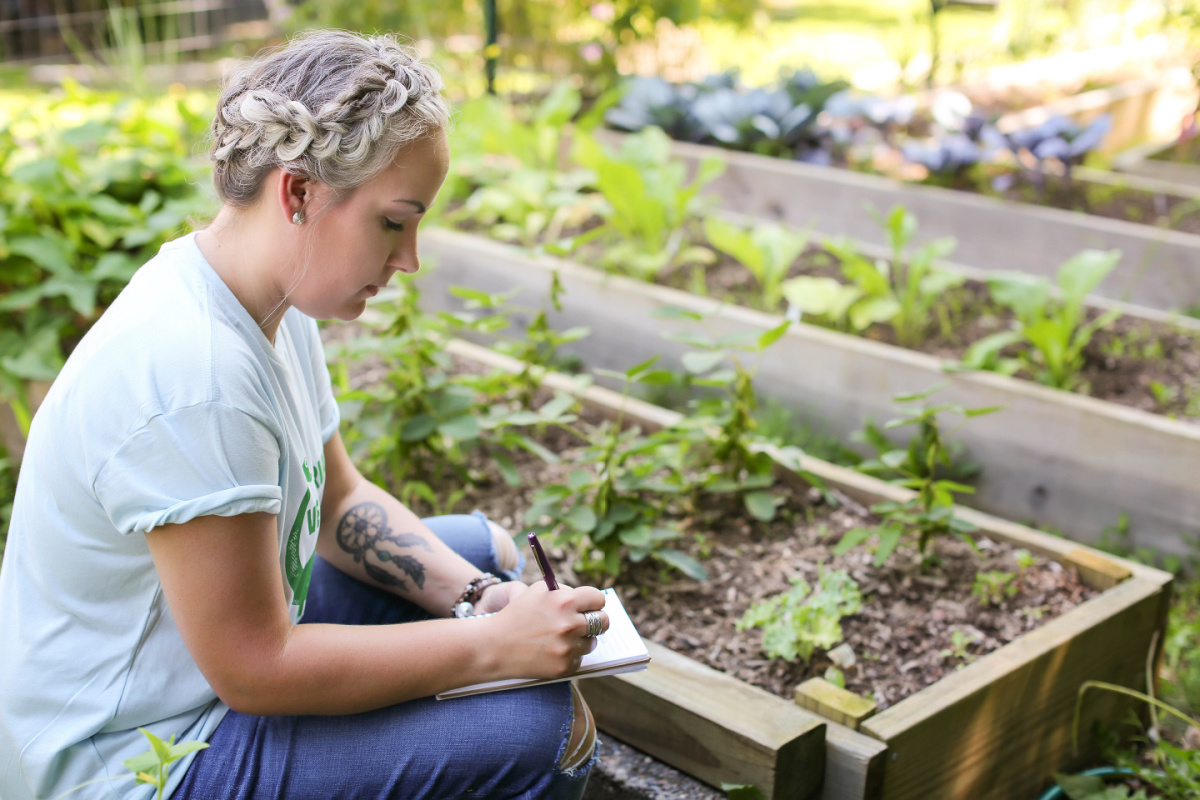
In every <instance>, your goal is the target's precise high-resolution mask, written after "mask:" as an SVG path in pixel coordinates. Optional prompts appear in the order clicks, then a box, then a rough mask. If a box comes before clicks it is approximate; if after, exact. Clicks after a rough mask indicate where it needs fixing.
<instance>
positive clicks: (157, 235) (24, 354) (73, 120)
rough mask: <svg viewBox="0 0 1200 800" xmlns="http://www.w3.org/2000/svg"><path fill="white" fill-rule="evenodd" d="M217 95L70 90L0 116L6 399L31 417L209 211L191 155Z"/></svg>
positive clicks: (0, 377) (1, 342)
mask: <svg viewBox="0 0 1200 800" xmlns="http://www.w3.org/2000/svg"><path fill="white" fill-rule="evenodd" d="M209 102H211V100H210V99H205V98H200V97H198V96H197V95H186V94H185V95H181V96H177V97H167V98H161V99H158V100H155V101H153V102H151V101H145V100H137V99H121V97H120V96H119V95H116V94H104V93H100V92H94V91H90V90H87V89H83V88H81V87H79V86H78V85H75V84H70V83H68V84H66V85H65V86H64V88H63V93H62V95H61V96H51V97H50V98H47V99H45V100H37V101H35V102H33V103H31V104H30V105H29V106H27V107H26V108H24V109H23V110H22V111H21V112H19V113H18V114H16V115H15V116H14V117H13V118H11V119H0V397H2V398H3V399H6V400H8V401H9V402H11V403H12V405H13V407H14V410H15V411H16V413H17V417H18V422H19V423H20V424H21V425H22V426H23V427H24V428H27V427H28V424H29V418H30V407H29V399H28V396H27V394H26V387H27V382H28V381H31V380H52V379H53V378H54V376H55V375H56V374H57V373H58V370H59V369H60V368H61V366H62V363H63V361H64V359H65V357H66V356H67V355H68V354H69V353H70V351H71V349H72V348H73V347H74V345H75V343H76V342H77V341H78V340H79V338H80V337H82V335H83V333H84V332H85V331H86V330H87V329H88V328H89V327H90V326H91V324H92V323H93V322H94V321H95V320H96V319H97V318H98V317H99V316H100V313H101V312H102V311H103V310H104V308H105V307H106V306H107V305H108V304H109V303H111V302H112V300H113V299H114V298H115V297H116V295H117V293H118V292H120V290H121V289H122V288H123V287H124V286H125V284H126V283H127V282H128V281H129V278H130V277H131V276H132V275H133V273H134V271H135V270H136V269H137V268H138V267H139V266H141V264H142V263H144V262H145V261H146V260H147V259H149V258H150V257H151V256H152V255H154V254H155V253H156V252H157V251H158V249H159V247H160V246H161V245H162V244H163V243H164V242H165V241H167V240H168V239H170V238H172V237H174V236H176V235H178V234H180V233H182V232H184V231H186V230H187V228H188V227H189V224H190V220H191V219H192V218H193V217H196V216H200V215H203V214H204V213H206V212H208V211H209V210H211V209H212V208H213V207H214V205H215V204H214V203H213V201H212V200H211V198H210V197H208V196H207V195H205V194H204V193H202V192H201V191H199V189H198V187H199V186H201V185H204V184H205V183H206V181H205V180H204V178H205V177H206V171H205V170H206V167H205V166H204V165H202V164H201V163H200V162H199V161H198V160H196V159H194V158H193V157H192V155H191V150H190V147H191V144H192V143H193V142H195V141H197V140H198V138H199V136H200V135H201V131H202V130H203V123H204V119H205V118H207V117H208V115H207V114H205V113H204V112H203V109H202V108H201V105H202V104H207V103H209Z"/></svg>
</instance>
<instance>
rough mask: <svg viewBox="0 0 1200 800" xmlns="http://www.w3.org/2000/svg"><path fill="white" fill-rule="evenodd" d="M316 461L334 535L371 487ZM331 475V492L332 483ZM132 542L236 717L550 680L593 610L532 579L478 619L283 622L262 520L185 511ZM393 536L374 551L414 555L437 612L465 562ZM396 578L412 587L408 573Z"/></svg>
mask: <svg viewBox="0 0 1200 800" xmlns="http://www.w3.org/2000/svg"><path fill="white" fill-rule="evenodd" d="M335 438H336V437H335ZM337 444H338V446H339V447H340V441H339V442H338V443H337ZM342 452H343V453H344V450H343V451H342ZM347 462H348V459H347ZM343 466H344V465H343ZM327 470H328V473H327V483H326V490H327V491H329V490H330V489H333V490H334V495H333V496H336V497H339V498H340V500H339V501H338V503H337V505H338V506H339V510H340V512H341V517H337V518H336V519H335V520H333V521H331V523H330V524H331V528H330V529H331V530H333V531H334V533H335V534H336V530H337V523H338V522H339V521H340V520H341V519H343V518H345V516H346V515H347V513H348V512H349V511H350V510H351V509H353V508H355V507H356V506H357V505H358V503H360V502H374V499H375V498H377V497H378V496H377V495H375V494H374V493H373V492H372V490H371V489H369V488H367V487H364V486H361V485H359V483H358V481H361V478H358V479H357V481H356V480H355V479H354V478H353V477H348V475H347V473H346V472H345V471H344V469H342V468H341V467H339V468H338V471H337V473H336V478H335V469H334V468H333V467H332V464H329V463H327ZM354 475H355V476H356V475H357V472H355V473H354ZM335 480H336V481H338V482H339V483H342V485H343V488H342V489H337V488H334V487H333V486H332V484H333V483H334V481H335ZM345 487H349V488H348V489H347V488H345ZM359 492H366V494H359ZM379 499H381V500H383V501H384V503H386V502H387V500H386V499H385V498H379ZM392 502H394V501H392ZM396 506H397V507H400V508H402V506H399V504H398V503H396ZM384 507H385V508H387V509H388V513H389V514H392V513H394V512H393V510H392V507H391V506H390V505H385V506H384ZM402 518H403V517H402ZM400 530H401V532H403V533H409V534H413V535H419V533H420V531H419V530H418V529H415V528H411V529H409V528H401V529H400ZM321 536H322V538H326V534H325V530H324V526H323V529H322V532H321ZM146 541H147V542H148V544H149V547H150V555H151V557H152V558H153V559H154V564H155V567H156V568H157V570H158V575H159V580H160V581H161V583H162V587H163V593H164V595H165V597H166V600H167V604H168V606H169V607H170V609H171V614H172V616H173V618H174V620H175V624H176V625H177V626H178V628H179V631H180V634H181V635H182V637H183V641H184V643H185V644H186V645H187V648H188V651H189V652H190V653H191V654H192V657H193V658H194V659H195V661H196V664H197V665H198V666H199V668H200V671H201V673H203V674H204V677H205V678H206V679H207V680H208V682H209V683H210V684H211V685H212V687H213V689H214V691H215V692H216V693H217V696H218V697H220V698H221V699H222V700H223V701H224V702H225V703H226V704H227V705H228V706H229V707H230V708H233V709H236V710H238V711H241V712H243V713H247V714H258V715H280V714H351V713H358V712H361V711H368V710H371V709H375V708H382V707H384V706H388V705H392V704H394V703H398V702H403V701H405V700H410V699H413V698H417V697H426V696H428V695H431V694H436V693H437V692H440V691H443V690H445V689H452V688H456V687H459V686H464V685H466V684H470V683H477V682H480V681H489V680H499V679H502V678H512V677H541V678H554V677H562V676H565V675H568V674H570V672H572V671H573V670H574V669H576V668H577V667H578V664H579V659H580V658H582V657H583V656H584V655H585V654H586V653H588V652H590V651H591V649H592V648H593V647H594V646H595V639H588V638H584V634H585V633H586V630H587V623H586V621H585V619H584V617H583V614H582V612H584V611H590V610H599V609H601V608H603V606H604V596H603V594H602V593H601V592H600V591H599V590H597V589H594V588H590V587H583V588H578V589H561V590H559V591H556V592H549V591H547V590H546V588H545V585H544V584H542V583H541V582H538V583H536V584H535V585H534V586H531V587H529V588H528V589H527V590H525V591H522V592H519V593H517V594H515V596H513V597H512V598H511V601H510V602H508V603H507V605H505V606H504V608H503V609H502V610H501V611H500V612H499V613H498V614H495V615H494V616H490V617H485V618H480V619H465V620H459V619H435V620H428V621H425V622H414V623H408V624H403V625H378V626H355V625H326V624H309V625H292V624H291V620H290V618H289V616H288V608H287V602H286V600H285V597H284V592H283V586H284V580H283V575H282V572H281V568H280V563H279V543H278V534H277V523H276V520H275V517H273V516H272V515H269V514H265V513H257V514H242V515H238V516H234V517H217V516H204V517H198V518H196V519H193V520H191V521H190V522H187V523H184V524H182V525H164V526H162V527H160V528H156V529H154V530H152V531H150V532H149V533H147V534H146ZM407 541H408V540H401V542H393V543H390V544H389V543H385V544H384V545H383V546H384V547H386V548H389V549H388V550H387V552H391V549H390V548H392V547H395V548H396V552H397V553H399V554H408V553H409V552H411V553H412V554H413V555H414V556H415V557H418V558H419V560H421V563H422V566H423V568H424V569H425V573H424V574H425V577H424V586H423V587H419V588H418V589H417V595H419V596H420V597H421V598H423V599H424V600H425V601H426V602H428V603H430V605H432V606H433V607H434V609H435V610H440V611H441V613H446V612H447V611H448V610H449V605H450V603H451V602H453V600H454V599H455V598H456V597H457V596H458V593H459V592H461V591H462V587H463V586H465V584H466V582H467V581H468V580H470V578H471V577H473V576H474V575H475V574H477V570H475V569H474V568H473V567H470V565H469V564H467V569H465V570H463V569H462V567H461V564H460V562H461V561H462V560H461V559H459V557H458V556H457V555H455V554H454V553H453V552H451V551H449V550H448V549H447V550H446V551H445V552H448V553H449V555H450V557H446V556H445V554H444V553H443V551H441V550H439V549H437V548H438V545H440V544H441V543H440V542H439V541H437V540H436V538H435V537H433V536H432V534H429V538H428V540H427V542H426V543H427V544H428V545H429V547H430V550H429V551H426V550H425V548H424V547H422V546H421V545H419V544H412V545H405V542H407ZM414 541H415V540H414ZM442 547H444V545H442ZM326 549H328V546H327V545H326ZM349 552H350V551H346V553H347V556H348V558H349V561H350V562H351V563H354V560H353V557H352V555H349ZM362 563H371V562H362ZM462 563H466V562H462ZM360 566H361V564H360ZM404 574H405V576H406V577H405V580H406V582H407V583H408V585H409V586H410V588H411V587H416V583H417V582H416V581H415V579H414V578H413V577H412V575H413V573H412V572H405V573H404ZM460 580H461V583H460ZM385 582H386V581H385ZM489 594H493V592H489ZM443 605H444V609H442V608H440V607H441V606H443Z"/></svg>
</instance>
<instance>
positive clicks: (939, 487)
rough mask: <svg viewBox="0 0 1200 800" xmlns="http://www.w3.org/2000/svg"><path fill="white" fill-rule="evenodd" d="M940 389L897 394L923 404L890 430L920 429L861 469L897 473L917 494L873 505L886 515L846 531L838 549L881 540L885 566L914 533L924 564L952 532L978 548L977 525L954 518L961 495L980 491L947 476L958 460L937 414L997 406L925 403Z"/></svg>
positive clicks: (878, 553) (878, 555) (878, 560)
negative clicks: (933, 547) (956, 499)
mask: <svg viewBox="0 0 1200 800" xmlns="http://www.w3.org/2000/svg"><path fill="white" fill-rule="evenodd" d="M940 388H941V387H935V388H933V389H930V390H929V391H926V392H923V393H921V394H915V395H907V396H901V397H896V398H894V401H895V402H897V403H913V402H919V403H920V405H919V406H918V407H916V408H908V409H904V412H905V413H904V415H903V416H901V417H899V418H897V419H893V420H890V421H889V422H887V423H886V424H885V425H884V428H885V429H894V428H901V427H906V426H909V425H916V426H917V432H916V434H915V435H914V436H913V437H912V438H911V439H910V440H909V443H908V446H907V447H905V448H897V449H893V450H888V451H885V452H883V453H882V454H881V455H880V456H879V458H878V459H873V460H870V461H864V462H863V463H862V464H860V465H859V466H858V469H859V470H860V471H863V472H867V473H880V472H883V473H887V472H894V473H896V474H898V475H899V477H898V478H895V479H892V480H891V481H890V482H891V483H894V484H896V485H898V486H903V487H905V488H908V489H912V490H914V491H915V492H916V494H915V496H914V497H913V498H912V499H910V500H908V501H905V502H903V503H900V502H894V501H886V502H883V503H877V504H876V505H874V506H872V508H871V510H872V511H873V512H874V513H876V514H879V515H880V516H881V517H883V520H882V521H881V522H880V523H879V525H877V526H874V527H869V528H854V529H852V530H850V531H847V532H846V534H845V535H844V536H843V537H842V540H841V541H840V542H838V544H837V546H836V547H835V548H834V553H835V554H837V555H842V554H844V553H846V552H848V551H849V550H850V549H851V548H853V547H856V546H858V545H860V544H863V543H865V542H867V541H869V540H870V539H872V538H876V537H877V538H878V540H879V544H878V547H877V548H876V550H875V564H876V565H877V566H882V565H883V564H884V563H885V562H886V561H887V560H888V558H889V557H890V556H891V555H892V553H893V552H895V550H896V547H897V546H898V545H899V544H900V541H901V539H902V538H903V537H904V536H905V535H906V534H909V533H916V535H917V549H918V551H919V552H920V553H921V556H922V563H924V562H925V560H927V558H928V553H927V548H928V546H929V543H930V542H931V541H932V540H933V539H935V538H937V537H939V536H953V537H955V538H957V539H960V540H962V541H964V542H966V543H967V544H969V545H971V546H972V547H974V540H973V539H972V538H971V537H970V534H971V533H973V532H974V531H975V530H976V526H975V525H974V524H972V523H970V522H967V521H966V520H962V519H959V518H957V517H955V516H954V496H955V494H956V493H960V494H971V493H973V492H974V491H975V489H974V488H973V487H971V486H968V485H966V484H963V483H959V482H957V481H953V480H950V479H948V478H945V477H942V472H941V471H942V470H944V469H945V468H947V467H950V466H951V465H952V464H953V461H952V459H951V455H950V454H951V448H950V446H949V445H948V444H947V442H946V439H945V438H944V436H943V433H942V430H941V425H940V423H939V422H938V415H939V414H942V413H953V414H958V415H961V416H963V417H965V418H968V419H969V418H972V417H978V416H981V415H983V414H990V413H992V412H994V411H996V410H997V409H996V408H964V407H962V406H958V405H940V406H932V407H930V406H928V405H927V404H926V403H925V401H926V400H927V399H928V398H929V397H930V396H931V395H932V394H933V393H934V392H936V391H938V389H940Z"/></svg>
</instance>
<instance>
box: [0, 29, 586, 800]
mask: <svg viewBox="0 0 1200 800" xmlns="http://www.w3.org/2000/svg"><path fill="white" fill-rule="evenodd" d="M440 88H441V81H440V78H439V77H438V75H437V73H436V72H435V71H434V70H433V69H432V68H431V67H430V66H429V65H427V64H425V63H423V62H422V61H421V60H420V58H419V57H418V56H417V55H416V54H415V53H414V52H413V51H411V50H409V49H407V48H404V47H401V46H400V45H398V44H397V43H396V42H395V41H394V40H393V39H391V38H390V37H386V36H379V37H361V36H357V35H354V34H349V33H345V32H332V31H326V32H320V33H314V34H311V35H308V36H304V37H300V38H297V39H295V40H293V41H292V42H291V43H290V44H288V45H287V46H285V47H284V48H282V49H280V50H278V51H275V52H274V53H272V54H269V55H267V56H265V57H263V58H260V59H258V60H257V61H254V62H251V63H250V64H248V65H246V66H245V67H244V68H243V69H241V70H240V71H239V72H238V73H237V74H236V75H235V76H234V77H233V78H232V79H231V80H230V82H229V83H228V85H227V87H226V88H225V90H224V92H223V93H222V96H221V98H220V102H219V107H218V111H217V115H216V119H215V120H214V123H213V129H212V139H213V141H212V148H211V152H210V157H211V158H212V161H213V163H214V181H215V183H216V188H217V192H218V194H219V196H220V198H221V199H222V201H223V205H222V207H221V209H220V212H219V213H218V214H217V216H216V219H215V220H214V221H213V223H212V224H211V225H210V226H209V227H208V228H206V229H204V230H202V231H200V232H198V233H195V234H191V235H189V236H185V237H183V238H182V239H179V240H176V241H174V242H171V243H168V244H167V245H166V246H164V247H163V248H162V250H161V251H160V253H159V254H158V255H157V256H156V257H155V258H154V259H152V260H151V261H150V262H148V263H147V264H146V265H145V266H144V267H143V268H142V269H141V270H139V272H138V274H137V275H136V276H135V277H134V279H133V281H131V283H130V284H129V286H128V287H127V288H126V289H125V291H124V292H123V293H122V294H121V296H120V297H119V298H118V299H117V300H116V302H115V303H114V304H113V305H112V306H111V307H110V308H109V309H108V310H107V311H106V312H105V314H104V316H103V317H102V318H101V319H100V321H99V322H98V323H97V324H96V325H95V326H94V327H93V329H92V330H91V331H90V332H89V333H88V335H87V336H86V337H84V339H83V341H82V342H81V343H80V344H79V346H78V347H77V348H76V350H75V351H74V353H73V354H72V356H71V358H70V359H69V360H68V362H67V364H66V366H65V368H64V369H63V371H62V373H61V375H60V376H59V378H58V380H57V381H55V383H54V386H53V387H52V389H51V391H50V393H49V396H48V397H47V398H46V400H45V402H44V404H43V406H42V407H41V409H40V410H39V412H38V414H37V417H36V418H35V419H34V422H33V425H32V428H31V430H30V435H29V442H28V445H27V449H26V452H25V457H24V460H23V463H22V466H21V474H20V477H19V481H18V487H17V498H16V502H15V505H14V509H13V516H12V524H11V528H10V534H9V541H8V548H7V552H6V554H5V560H4V565H3V570H2V572H0V642H3V643H4V656H3V671H2V673H0V796H2V797H3V798H5V800H25V798H33V797H37V798H43V797H54V796H56V795H58V794H59V793H60V792H63V791H66V790H67V789H70V788H71V787H74V786H77V785H78V784H81V783H83V782H85V781H89V780H95V779H98V778H101V779H103V778H114V776H119V777H115V778H114V779H113V780H109V781H100V782H97V783H93V784H91V785H89V786H87V787H86V788H83V789H80V790H78V791H77V793H76V794H75V795H74V796H75V797H85V796H87V797H122V798H135V797H136V798H144V797H148V796H149V795H150V793H151V792H150V790H151V787H149V786H145V785H142V786H136V787H135V786H133V785H132V781H131V780H129V779H128V778H129V775H128V773H127V772H126V771H125V770H124V768H123V767H122V762H123V761H124V760H125V759H127V758H129V757H131V756H134V755H137V754H138V753H141V752H143V751H145V750H146V749H147V744H146V740H145V739H144V738H143V736H142V734H141V733H139V732H138V730H137V728H138V727H145V728H147V729H148V730H150V731H152V732H154V733H155V734H157V735H158V736H160V737H162V738H164V739H166V738H167V737H169V736H172V735H173V736H175V737H176V740H177V741H183V740H189V739H194V740H202V741H206V742H208V743H209V744H210V747H209V748H208V749H205V750H202V751H200V752H199V753H198V754H197V755H196V756H195V757H194V758H189V759H186V760H183V761H180V762H178V763H177V764H176V765H173V768H172V772H171V779H170V784H169V785H168V792H169V793H173V794H172V796H174V797H175V798H183V799H184V800H191V799H192V798H197V799H198V798H252V797H254V798H257V797H271V798H275V797H279V798H289V799H290V798H322V799H324V798H331V797H339V798H351V797H353V798H358V797H363V798H366V797H370V798H385V797H395V798H406V800H407V799H415V798H451V797H475V798H484V797H487V798H540V797H555V798H557V797H563V798H566V797H579V796H580V795H581V794H582V792H583V787H584V784H585V783H586V780H587V774H588V770H589V769H590V767H591V764H592V761H593V759H594V750H595V746H594V738H595V729H594V726H593V724H592V721H591V716H590V714H589V713H588V711H587V709H586V706H585V705H584V703H583V701H582V698H581V697H579V695H578V694H577V692H575V690H574V689H573V688H572V687H571V686H570V684H568V683H555V684H549V685H544V686H540V687H536V688H532V689H522V690H517V691H510V692H498V693H493V694H486V695H478V696H474V697H468V698H462V699H457V700H450V701H444V702H438V701H436V700H434V699H433V698H432V695H434V694H436V693H437V692H439V691H442V690H445V689H450V688H454V687H458V686H463V685H466V684H471V683H476V682H479V681H487V680H495V679H500V678H507V677H517V676H530V677H545V678H553V677H561V676H563V675H566V674H569V673H570V672H571V671H572V670H573V669H574V668H576V667H577V666H578V663H579V660H580V658H581V657H582V656H583V655H584V654H586V653H587V652H589V651H590V650H591V649H592V648H593V647H594V646H595V639H594V638H593V637H588V636H587V635H586V634H587V632H588V630H589V627H591V628H592V629H593V630H594V626H595V625H596V624H597V620H600V622H601V625H602V627H607V620H606V619H604V618H603V615H602V612H600V611H599V609H601V608H602V606H603V597H602V595H601V593H600V592H599V591H598V590H596V589H593V588H586V587H585V588H578V589H565V590H562V591H557V592H548V591H547V590H546V588H545V586H544V585H543V584H541V583H540V582H539V583H537V584H535V585H534V586H532V587H526V586H524V585H523V584H521V583H520V582H519V581H515V580H512V579H513V578H515V577H516V576H517V575H519V572H520V568H521V565H522V562H523V559H521V558H520V557H519V555H518V551H517V550H516V548H515V547H514V545H513V543H512V539H511V537H510V536H509V535H508V534H507V533H506V532H505V531H503V530H502V529H500V528H498V527H497V526H495V525H493V524H491V523H490V522H489V521H487V520H486V519H485V518H483V517H482V516H481V515H475V516H451V517H439V518H433V519H428V520H424V521H422V520H420V519H418V518H417V517H415V516H414V515H413V514H412V512H410V511H409V510H408V509H407V508H405V507H404V506H403V505H401V504H400V503H399V502H398V501H396V500H395V499H394V498H392V497H391V496H389V495H388V494H387V493H386V492H384V491H383V490H382V489H380V488H378V487H376V486H373V485H371V484H369V483H368V482H367V481H365V480H364V479H363V478H362V476H360V475H359V474H358V472H357V471H356V470H355V468H354V466H353V465H352V464H351V462H350V460H349V458H348V456H347V454H346V450H345V448H344V446H343V445H342V441H341V438H340V436H339V435H338V421H339V419H338V412H337V406H336V404H335V402H334V400H333V397H332V392H331V386H330V380H329V374H328V371H327V370H326V367H325V364H324V360H323V358H322V351H321V344H320V341H319V339H318V336H317V329H316V323H315V322H314V319H329V318H337V319H342V320H352V319H355V318H356V317H357V316H358V315H359V314H361V313H362V311H363V308H364V306H365V304H366V301H367V299H368V298H369V297H371V296H373V295H374V294H375V293H376V292H378V291H379V289H380V288H381V287H383V286H384V285H385V284H387V283H388V281H389V280H390V279H391V278H392V276H393V275H394V274H395V273H396V272H403V273H406V274H411V273H413V272H416V271H417V268H418V259H417V240H416V236H417V225H418V223H419V222H420V220H421V216H422V215H423V214H424V213H425V210H426V209H427V208H428V207H429V206H430V205H431V204H432V203H433V201H434V198H435V197H436V195H437V192H438V190H439V188H440V187H441V184H442V182H443V180H444V179H445V176H446V171H447V164H448V150H447V144H446V128H447V125H448V122H449V109H448V108H447V106H446V104H445V101H444V100H443V98H442V97H441V95H440V93H439V92H440ZM491 612H498V613H495V614H494V615H490V616H480V615H482V614H490V613H491ZM585 614H586V615H587V616H585ZM450 616H464V617H470V618H463V619H434V618H436V617H450ZM301 621H302V622H303V623H304V624H297V623H298V622H301ZM399 623H404V624H399Z"/></svg>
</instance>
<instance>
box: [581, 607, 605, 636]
mask: <svg viewBox="0 0 1200 800" xmlns="http://www.w3.org/2000/svg"><path fill="white" fill-rule="evenodd" d="M583 618H584V619H586V620H587V626H588V627H587V633H585V634H584V636H599V635H600V634H601V632H603V630H604V615H603V614H601V613H600V612H599V611H585V612H583Z"/></svg>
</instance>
